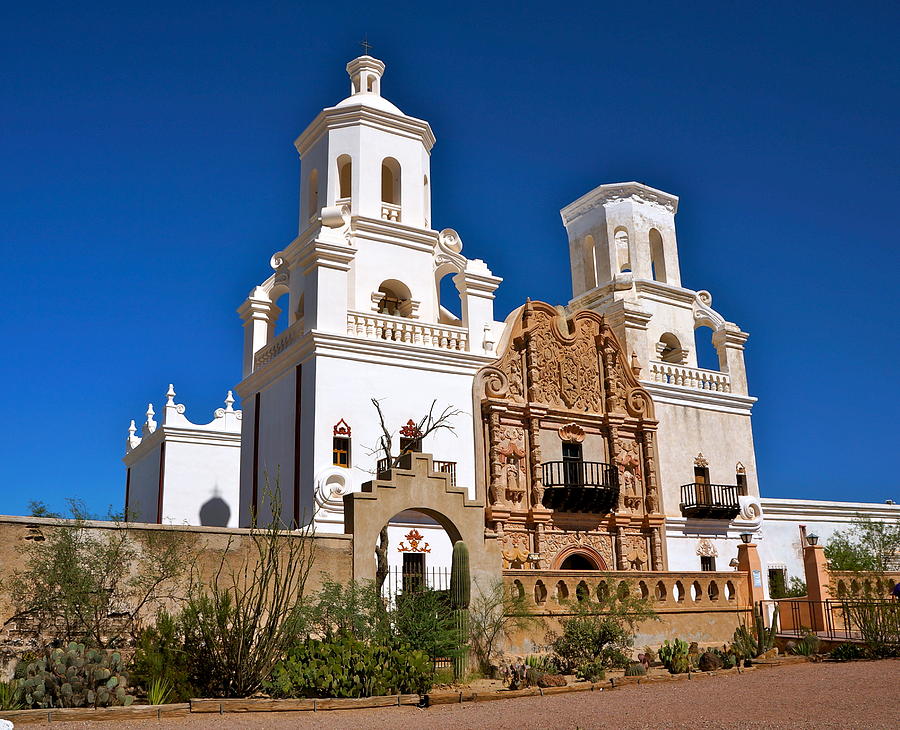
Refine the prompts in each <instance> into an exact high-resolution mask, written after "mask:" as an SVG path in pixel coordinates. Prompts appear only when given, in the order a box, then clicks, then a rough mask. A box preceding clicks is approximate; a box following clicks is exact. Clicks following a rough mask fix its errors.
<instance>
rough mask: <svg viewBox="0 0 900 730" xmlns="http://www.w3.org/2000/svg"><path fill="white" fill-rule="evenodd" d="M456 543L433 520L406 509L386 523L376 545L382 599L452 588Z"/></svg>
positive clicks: (377, 574)
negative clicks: (427, 590) (451, 570)
mask: <svg viewBox="0 0 900 730" xmlns="http://www.w3.org/2000/svg"><path fill="white" fill-rule="evenodd" d="M453 542H454V541H453V539H452V538H451V536H450V533H449V532H448V531H447V530H446V529H444V527H443V526H442V525H441V523H440V522H438V521H437V520H436V519H435V518H434V517H431V516H430V515H428V514H426V513H424V512H420V511H419V510H416V509H406V510H403V511H402V512H399V513H398V514H396V515H394V516H393V517H391V519H390V520H388V521H387V523H385V524H384V525H383V526H382V528H381V532H380V533H379V536H378V541H377V543H376V545H375V581H376V584H377V585H378V587H379V589H380V590H381V594H382V596H384V597H385V598H386V599H391V598H393V597H394V596H396V595H398V594H401V593H408V592H416V591H419V590H423V589H429V590H436V591H443V590H448V589H449V588H450V567H451V563H452V558H453Z"/></svg>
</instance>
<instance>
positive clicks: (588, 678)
mask: <svg viewBox="0 0 900 730" xmlns="http://www.w3.org/2000/svg"><path fill="white" fill-rule="evenodd" d="M575 676H576V677H577V678H578V679H580V680H582V681H584V682H600V681H602V680H604V679H606V668H605V667H604V666H603V663H602V662H600V661H593V662H585V663H584V664H582V665H581V666H580V667H578V669H576V670H575Z"/></svg>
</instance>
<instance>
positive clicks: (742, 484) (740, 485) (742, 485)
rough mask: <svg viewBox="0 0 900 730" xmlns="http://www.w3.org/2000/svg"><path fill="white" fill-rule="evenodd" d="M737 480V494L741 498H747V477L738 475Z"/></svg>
mask: <svg viewBox="0 0 900 730" xmlns="http://www.w3.org/2000/svg"><path fill="white" fill-rule="evenodd" d="M735 478H736V479H737V493H738V495H739V496H741V497H746V496H747V475H746V474H741V473H738V474H737V475H736V476H735Z"/></svg>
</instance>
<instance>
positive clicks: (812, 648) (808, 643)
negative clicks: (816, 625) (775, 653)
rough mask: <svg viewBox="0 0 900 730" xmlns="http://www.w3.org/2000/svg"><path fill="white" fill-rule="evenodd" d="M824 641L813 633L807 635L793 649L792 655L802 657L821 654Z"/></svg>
mask: <svg viewBox="0 0 900 730" xmlns="http://www.w3.org/2000/svg"><path fill="white" fill-rule="evenodd" d="M821 644H822V641H821V639H819V637H818V636H816V635H815V634H814V633H813V632H811V631H810V632H809V633H807V634H806V635H805V636H804V637H803V638H802V639H800V641H798V642H797V643H796V645H794V646H793V647H791V650H790V651H791V654H797V655H800V656H813V655H814V654H818V653H819V647H820V646H821Z"/></svg>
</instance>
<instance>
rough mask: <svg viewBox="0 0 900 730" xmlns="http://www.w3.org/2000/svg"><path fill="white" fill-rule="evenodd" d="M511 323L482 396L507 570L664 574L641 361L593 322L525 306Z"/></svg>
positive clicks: (493, 507)
mask: <svg viewBox="0 0 900 730" xmlns="http://www.w3.org/2000/svg"><path fill="white" fill-rule="evenodd" d="M514 317H515V321H514V323H513V326H512V328H511V332H510V334H509V337H508V339H507V340H506V341H505V342H504V343H502V345H501V348H500V351H501V352H502V356H501V357H500V358H499V359H498V360H497V361H495V362H494V363H492V364H491V365H490V366H488V367H485V368H483V369H482V370H481V371H480V372H479V373H478V376H477V377H476V379H475V389H474V399H475V405H476V408H477V412H480V413H481V418H482V432H481V434H480V435H481V438H480V440H479V441H480V443H479V452H480V453H479V454H478V457H479V463H478V468H479V471H480V476H481V477H482V478H483V480H484V483H486V484H487V500H486V502H487V506H486V524H487V528H488V530H491V531H493V532H495V533H496V534H497V537H498V540H499V543H500V546H501V554H502V557H503V567H504V569H516V568H530V569H560V568H563V567H566V568H567V567H574V566H579V567H585V566H586V565H588V564H590V565H592V566H593V567H595V568H597V569H600V570H649V569H652V570H663V569H665V565H666V558H665V549H664V546H663V542H664V541H663V540H662V535H661V533H660V530H661V528H662V525H663V523H664V516H663V513H662V504H661V497H660V492H659V478H658V474H657V461H656V459H657V457H656V451H655V438H654V434H655V432H656V426H657V422H656V420H655V418H654V413H653V403H652V401H651V399H650V396H649V395H648V393H647V392H646V391H645V390H644V389H643V388H641V387H640V385H639V384H638V381H637V377H636V373H635V370H636V368H637V363H636V361H635V360H634V359H633V358H631V357H629V356H628V355H627V354H626V353H625V351H624V350H623V349H622V346H621V345H620V344H619V342H618V340H617V339H616V337H615V335H614V334H613V332H612V330H611V329H610V327H609V326H608V325H607V324H606V323H605V322H604V319H603V317H601V316H600V315H598V314H596V313H594V312H588V311H579V312H576V313H575V314H574V315H572V316H570V317H568V318H567V317H566V316H565V314H564V313H563V311H562V310H560V309H556V308H554V307H552V306H550V305H549V304H545V303H543V302H530V301H529V302H527V303H526V304H525V305H524V306H523V307H522V308H520V309H519V310H518V311H517V312H516V313H515V314H514ZM574 555H577V556H579V558H578V559H577V560H574V561H573V560H572V556H574ZM585 561H587V562H585Z"/></svg>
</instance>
